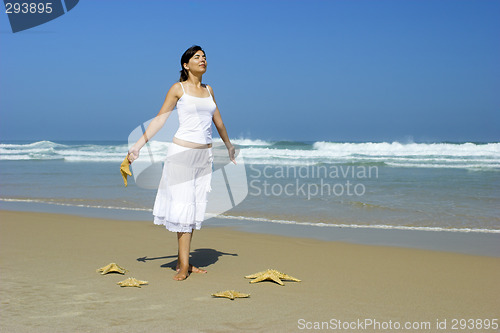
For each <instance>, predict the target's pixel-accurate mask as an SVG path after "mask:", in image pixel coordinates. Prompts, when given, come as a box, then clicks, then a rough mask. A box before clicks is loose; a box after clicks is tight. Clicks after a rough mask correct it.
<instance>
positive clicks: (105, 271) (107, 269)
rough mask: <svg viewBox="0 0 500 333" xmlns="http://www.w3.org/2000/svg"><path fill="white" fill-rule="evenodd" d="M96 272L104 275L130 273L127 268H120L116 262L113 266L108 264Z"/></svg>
mask: <svg viewBox="0 0 500 333" xmlns="http://www.w3.org/2000/svg"><path fill="white" fill-rule="evenodd" d="M96 272H101V274H102V275H104V274H108V273H120V274H125V272H128V271H127V270H126V269H125V268H123V267H120V266H118V265H117V264H115V263H114V262H112V263H111V264H108V265H106V266H104V267H101V268H99V269H97V270H96Z"/></svg>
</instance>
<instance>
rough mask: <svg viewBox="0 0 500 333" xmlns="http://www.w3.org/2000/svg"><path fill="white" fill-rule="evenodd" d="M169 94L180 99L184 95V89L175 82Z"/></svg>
mask: <svg viewBox="0 0 500 333" xmlns="http://www.w3.org/2000/svg"><path fill="white" fill-rule="evenodd" d="M169 92H172V93H173V94H174V95H175V96H177V97H178V98H180V97H181V96H182V95H183V94H184V89H183V88H182V84H181V82H179V81H177V82H175V83H174V84H172V86H171V87H170V89H169Z"/></svg>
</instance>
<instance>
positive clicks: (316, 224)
mask: <svg viewBox="0 0 500 333" xmlns="http://www.w3.org/2000/svg"><path fill="white" fill-rule="evenodd" d="M0 201H5V202H25V203H43V204H50V205H58V206H70V207H82V208H100V209H118V210H128V211H143V212H152V211H153V210H152V209H151V208H140V207H123V206H112V205H96V204H77V203H66V202H61V201H57V200H54V199H45V198H38V199H18V198H0ZM206 215H207V217H208V218H220V219H231V220H243V221H253V222H265V223H276V224H288V225H301V226H308V227H322V228H349V229H383V230H417V231H444V232H461V233H488V234H500V229H487V228H466V227H464V228H455V227H448V228H445V227H428V226H404V225H383V224H375V225H365V224H341V223H323V222H302V221H294V220H282V219H272V218H266V217H252V216H240V215H226V214H219V215H217V214H208V213H207V214H206Z"/></svg>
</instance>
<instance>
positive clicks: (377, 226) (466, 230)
mask: <svg viewBox="0 0 500 333" xmlns="http://www.w3.org/2000/svg"><path fill="white" fill-rule="evenodd" d="M213 217H217V218H223V219H234V220H245V221H258V222H267V223H278V224H293V225H303V226H311V227H327V228H332V227H333V228H350V229H384V230H417V231H448V232H464V233H488V234H500V230H499V229H486V228H451V227H450V228H443V227H417V226H403V225H383V224H375V225H364V224H339V223H323V222H299V221H293V220H279V219H270V218H264V217H249V216H233V215H215V216H213Z"/></svg>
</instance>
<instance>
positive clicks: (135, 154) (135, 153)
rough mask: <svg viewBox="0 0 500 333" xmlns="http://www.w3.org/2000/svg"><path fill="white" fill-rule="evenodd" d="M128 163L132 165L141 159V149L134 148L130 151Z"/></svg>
mask: <svg viewBox="0 0 500 333" xmlns="http://www.w3.org/2000/svg"><path fill="white" fill-rule="evenodd" d="M127 158H128V161H129V162H130V164H132V162H133V161H135V160H136V159H138V158H139V149H137V148H135V147H132V148H130V149H129V150H128V154H127Z"/></svg>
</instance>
